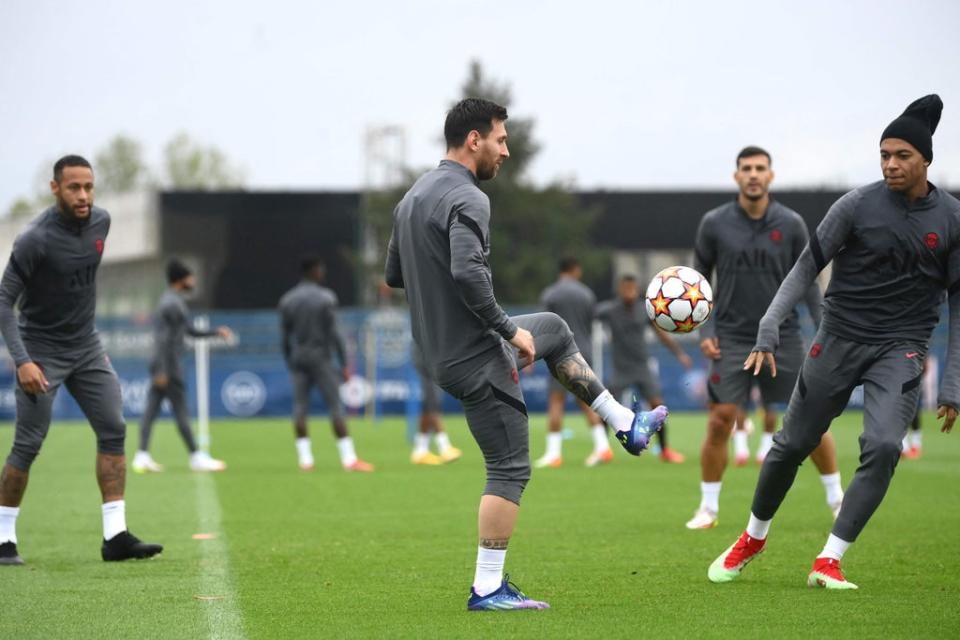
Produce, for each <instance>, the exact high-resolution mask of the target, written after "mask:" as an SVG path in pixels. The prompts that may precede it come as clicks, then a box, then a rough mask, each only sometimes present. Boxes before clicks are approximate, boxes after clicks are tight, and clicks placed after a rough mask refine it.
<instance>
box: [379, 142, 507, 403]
mask: <svg viewBox="0 0 960 640" xmlns="http://www.w3.org/2000/svg"><path fill="white" fill-rule="evenodd" d="M478 184H479V183H478V181H477V178H476V176H474V175H473V173H472V172H471V171H470V170H469V169H467V168H466V167H464V166H463V165H461V164H460V163H458V162H453V161H451V160H443V161H441V162H440V166H438V167H437V168H436V169H433V170H431V171H429V172H427V173H425V174H424V175H423V176H421V177H420V179H419V180H417V182H416V183H415V184H414V185H413V186H412V187H411V188H410V190H409V191H408V192H407V193H406V195H405V196H404V197H403V199H402V200H401V201H400V203H399V204H398V205H397V207H396V209H395V211H394V223H393V233H392V234H391V236H390V244H389V246H388V248H387V261H386V267H385V277H386V281H387V284H388V285H390V286H391V287H394V288H397V289H405V290H406V296H407V301H408V303H409V305H410V320H411V329H412V332H413V338H414V340H416V341H417V344H418V345H419V346H420V348H421V350H422V352H423V356H424V359H425V361H426V365H427V368H428V369H429V371H430V374H431V376H432V377H433V378H434V380H436V381H437V382H438V383H439V384H440V385H441V386H442V385H444V384H451V383H454V382H458V381H460V380H462V379H463V378H465V377H466V376H468V375H470V374H471V373H472V372H473V371H474V370H475V369H476V368H477V367H478V366H480V365H481V364H482V363H483V362H485V361H486V359H488V358H490V357H492V356H493V354H494V353H495V352H496V350H497V349H500V348H502V344H503V340H510V339H511V338H513V336H514V335H515V334H516V332H517V326H516V325H515V324H514V323H513V321H511V320H510V318H509V317H508V316H507V314H506V313H505V312H504V311H503V309H502V308H501V307H500V305H499V304H498V303H497V300H496V298H495V297H494V294H493V273H492V271H491V270H490V262H489V257H490V201H489V199H488V198H487V196H486V194H484V193H483V192H482V191H481V190H480V188H479V186H478Z"/></svg>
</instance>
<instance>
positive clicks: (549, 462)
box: [533, 456, 563, 469]
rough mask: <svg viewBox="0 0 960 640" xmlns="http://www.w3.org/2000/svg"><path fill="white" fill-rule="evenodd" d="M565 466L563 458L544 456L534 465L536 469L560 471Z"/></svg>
mask: <svg viewBox="0 0 960 640" xmlns="http://www.w3.org/2000/svg"><path fill="white" fill-rule="evenodd" d="M562 466H563V457H561V456H543V457H542V458H540V459H539V460H537V461H536V462H534V463H533V468H534V469H558V468H560V467H562Z"/></svg>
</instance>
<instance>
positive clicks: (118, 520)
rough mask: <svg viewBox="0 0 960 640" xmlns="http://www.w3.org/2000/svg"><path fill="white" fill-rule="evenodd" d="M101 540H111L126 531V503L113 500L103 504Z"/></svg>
mask: <svg viewBox="0 0 960 640" xmlns="http://www.w3.org/2000/svg"><path fill="white" fill-rule="evenodd" d="M102 509H103V539H104V540H111V539H113V537H114V536H116V535H117V534H118V533H123V532H124V531H126V530H127V503H126V502H124V501H123V500H113V501H112V502H104V503H103V507H102Z"/></svg>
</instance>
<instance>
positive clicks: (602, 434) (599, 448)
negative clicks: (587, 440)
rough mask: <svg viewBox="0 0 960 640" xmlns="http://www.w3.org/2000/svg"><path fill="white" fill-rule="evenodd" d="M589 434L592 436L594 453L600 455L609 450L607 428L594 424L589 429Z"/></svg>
mask: <svg viewBox="0 0 960 640" xmlns="http://www.w3.org/2000/svg"><path fill="white" fill-rule="evenodd" d="M590 434H591V435H592V436H593V450H594V452H596V453H602V452H604V451H607V450H608V449H610V440H608V439H607V427H606V425H602V424H595V425H593V426H592V427H590Z"/></svg>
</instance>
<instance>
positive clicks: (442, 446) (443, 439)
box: [436, 431, 453, 453]
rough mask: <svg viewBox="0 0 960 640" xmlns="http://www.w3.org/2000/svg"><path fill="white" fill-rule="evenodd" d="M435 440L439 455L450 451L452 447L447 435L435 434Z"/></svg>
mask: <svg viewBox="0 0 960 640" xmlns="http://www.w3.org/2000/svg"><path fill="white" fill-rule="evenodd" d="M436 440H437V449H439V450H440V453H443V452H444V451H446V450H447V449H450V448H451V447H453V445H452V444H450V436H448V435H447V432H446V431H439V432H437V435H436Z"/></svg>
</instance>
